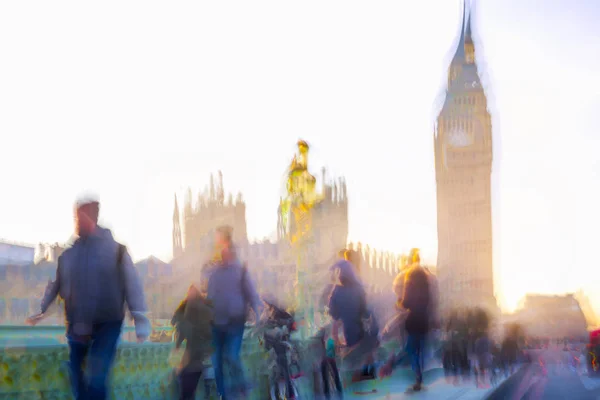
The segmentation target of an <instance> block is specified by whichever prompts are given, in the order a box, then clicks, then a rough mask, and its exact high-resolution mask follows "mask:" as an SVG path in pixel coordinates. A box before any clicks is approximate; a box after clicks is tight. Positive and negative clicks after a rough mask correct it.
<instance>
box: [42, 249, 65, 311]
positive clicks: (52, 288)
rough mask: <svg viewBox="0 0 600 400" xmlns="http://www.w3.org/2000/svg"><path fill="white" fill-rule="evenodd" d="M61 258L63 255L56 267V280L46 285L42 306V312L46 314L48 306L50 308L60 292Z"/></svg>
mask: <svg viewBox="0 0 600 400" xmlns="http://www.w3.org/2000/svg"><path fill="white" fill-rule="evenodd" d="M61 259H62V256H61V257H59V258H58V265H57V267H56V277H55V279H54V282H52V281H49V282H48V285H47V286H46V290H45V291H44V297H43V298H42V302H41V307H40V308H41V310H40V311H41V313H42V314H45V313H46V311H48V308H50V306H51V305H52V303H54V300H56V297H57V296H58V293H59V292H60V282H61V279H60V274H61Z"/></svg>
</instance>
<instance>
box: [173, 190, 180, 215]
mask: <svg viewBox="0 0 600 400" xmlns="http://www.w3.org/2000/svg"><path fill="white" fill-rule="evenodd" d="M174 196H175V207H174V208H173V220H177V221H179V205H178V204H177V194H175V195H174Z"/></svg>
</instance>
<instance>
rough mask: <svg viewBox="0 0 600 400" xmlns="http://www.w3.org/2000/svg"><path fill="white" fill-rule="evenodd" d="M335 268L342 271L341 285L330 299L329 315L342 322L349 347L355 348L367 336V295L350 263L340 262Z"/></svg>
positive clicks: (334, 290)
mask: <svg viewBox="0 0 600 400" xmlns="http://www.w3.org/2000/svg"><path fill="white" fill-rule="evenodd" d="M333 268H338V269H339V271H340V274H339V278H340V283H341V284H340V285H336V286H335V287H334V289H333V291H332V293H331V297H330V299H329V314H330V315H331V317H332V318H333V319H334V320H336V321H338V320H340V321H342V324H343V329H344V337H345V338H346V344H347V345H348V346H350V347H351V346H354V345H355V344H357V343H358V342H360V341H361V340H362V339H363V337H364V336H365V331H364V327H363V318H365V317H367V315H368V311H367V305H366V293H365V290H364V288H363V286H362V284H361V282H360V281H359V280H358V278H357V276H356V274H355V272H354V267H353V265H352V264H350V263H349V262H348V261H345V260H343V261H339V262H337V263H336V264H335V265H334V266H333Z"/></svg>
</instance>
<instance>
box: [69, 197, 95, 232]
mask: <svg viewBox="0 0 600 400" xmlns="http://www.w3.org/2000/svg"><path fill="white" fill-rule="evenodd" d="M99 214H100V202H99V201H98V199H96V198H93V197H84V198H81V199H79V200H77V202H76V203H75V232H76V233H77V235H79V236H86V235H89V234H91V233H93V232H94V230H95V229H96V226H97V225H98V215H99Z"/></svg>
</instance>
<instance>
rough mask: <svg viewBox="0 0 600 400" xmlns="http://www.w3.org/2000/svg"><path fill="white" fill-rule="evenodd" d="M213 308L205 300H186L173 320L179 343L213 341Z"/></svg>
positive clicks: (176, 311)
mask: <svg viewBox="0 0 600 400" xmlns="http://www.w3.org/2000/svg"><path fill="white" fill-rule="evenodd" d="M212 321H213V309H212V306H211V305H210V304H209V302H208V301H206V300H205V299H203V298H196V299H191V300H190V299H185V300H183V301H182V302H181V304H180V305H179V307H178V308H177V310H175V315H174V316H173V319H172V324H173V325H174V327H175V331H176V335H177V338H178V341H179V342H182V341H183V340H187V341H188V345H190V342H194V343H199V342H207V343H211V341H212Z"/></svg>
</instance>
